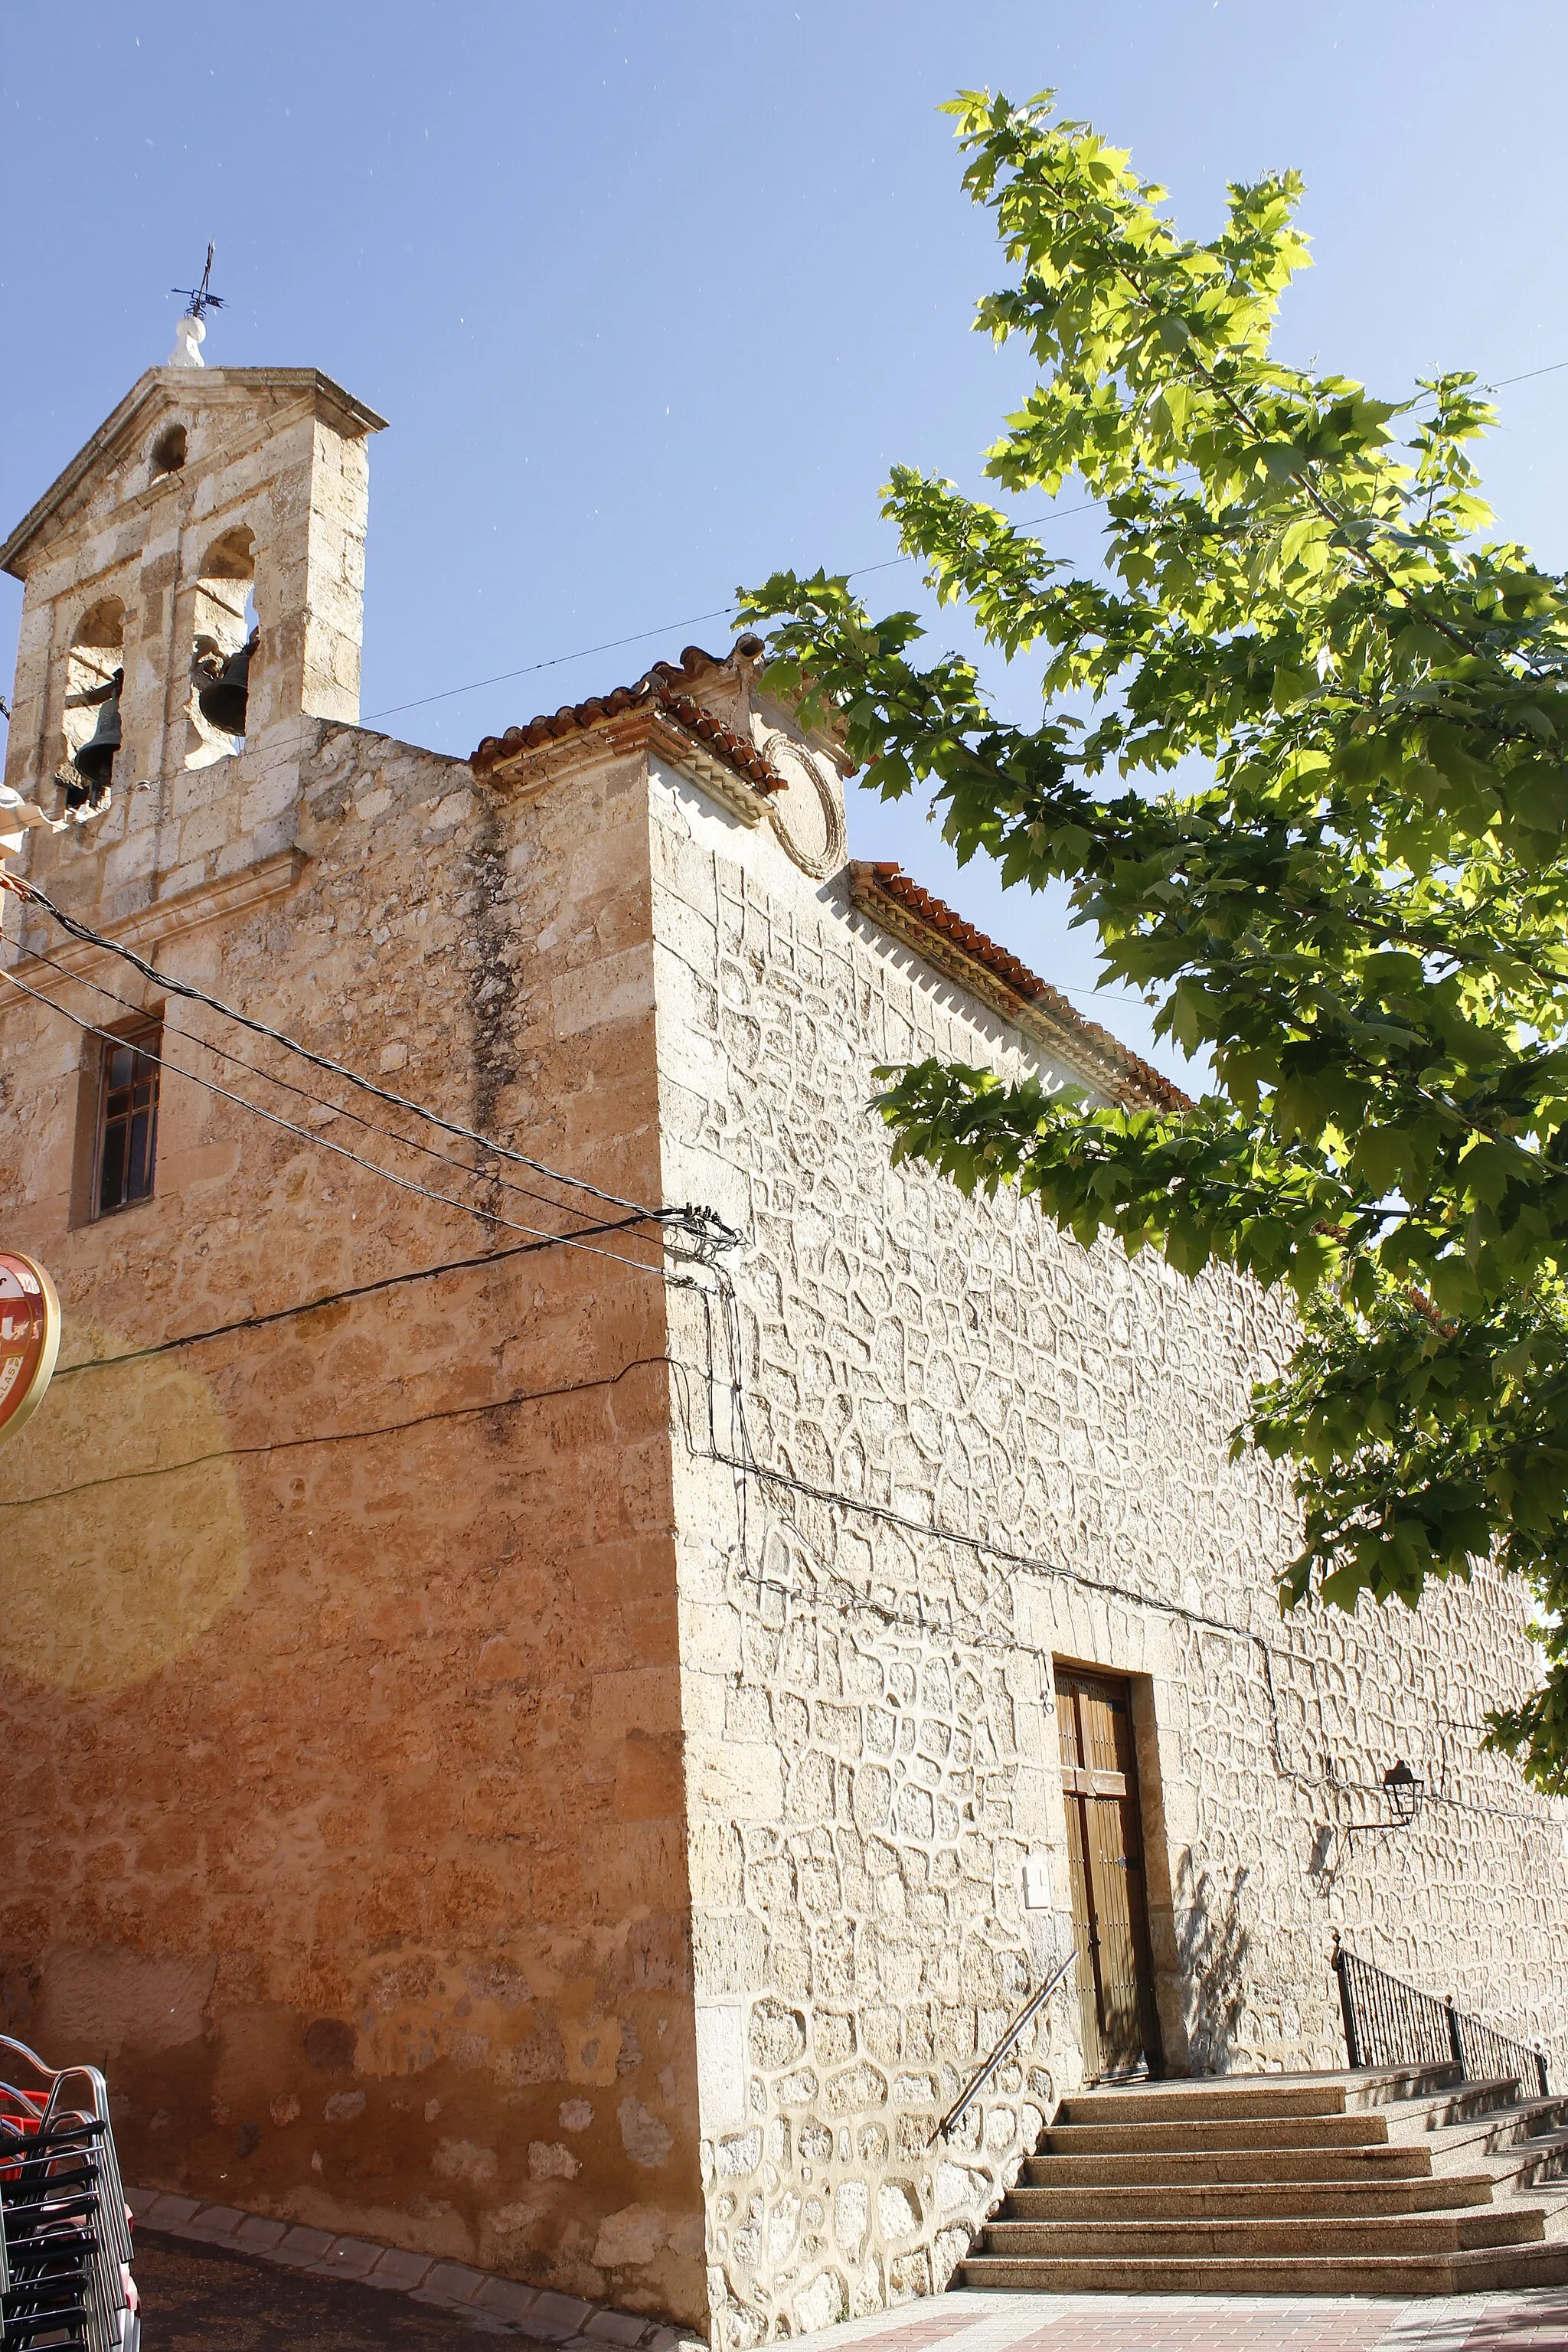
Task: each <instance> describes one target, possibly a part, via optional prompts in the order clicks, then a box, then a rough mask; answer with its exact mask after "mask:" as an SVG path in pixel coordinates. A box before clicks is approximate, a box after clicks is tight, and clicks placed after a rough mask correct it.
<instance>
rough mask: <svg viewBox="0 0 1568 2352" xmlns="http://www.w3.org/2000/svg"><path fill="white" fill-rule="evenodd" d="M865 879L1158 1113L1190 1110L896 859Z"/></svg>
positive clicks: (1182, 1097) (882, 862)
mask: <svg viewBox="0 0 1568 2352" xmlns="http://www.w3.org/2000/svg"><path fill="white" fill-rule="evenodd" d="M859 870H860V871H861V872H862V873H865V874H868V875H870V876H871V877H873V878H874V880H875V882H876V885H877V887H878V888H879V890H880V891H882V893H883V894H884V895H885V896H886V897H887V898H890V899H892V900H893V901H894V903H895V904H896V905H898V906H900V907H902V908H905V909H906V910H907V911H908V912H909V913H910V914H911V915H913V916H914V917H915V918H916V919H918V920H919V921H920V922H921V923H922V924H924V925H925V926H927V927H928V928H929V929H931V930H932V931H934V932H935V933H936V934H937V936H938V937H939V938H940V939H942V940H945V941H947V943H948V944H949V945H950V946H952V947H954V948H957V949H958V950H960V951H961V952H962V953H963V954H964V955H966V956H968V957H969V958H970V960H971V961H973V962H974V963H977V964H979V965H981V966H982V967H983V969H984V970H985V971H989V972H990V973H991V974H992V976H993V977H994V979H997V980H1000V981H1001V982H1003V983H1004V984H1005V986H1006V987H1007V988H1009V989H1011V990H1012V992H1013V993H1014V994H1015V995H1016V996H1018V997H1020V998H1022V999H1023V1000H1024V1002H1025V1003H1029V1004H1037V1005H1039V1006H1041V1007H1042V1008H1043V1009H1044V1010H1046V1011H1047V1012H1048V1013H1050V1015H1051V1018H1052V1020H1053V1021H1054V1022H1055V1023H1056V1024H1058V1026H1059V1027H1061V1028H1062V1029H1063V1030H1065V1031H1066V1032H1067V1033H1068V1038H1069V1039H1070V1040H1071V1041H1072V1042H1073V1043H1076V1044H1077V1045H1079V1046H1080V1048H1081V1049H1082V1050H1083V1051H1085V1052H1086V1053H1087V1054H1091V1055H1093V1056H1094V1058H1095V1059H1096V1060H1097V1061H1100V1062H1102V1063H1107V1064H1109V1065H1110V1068H1111V1069H1112V1070H1114V1071H1115V1072H1116V1073H1117V1074H1118V1075H1119V1076H1120V1077H1121V1083H1122V1085H1123V1087H1126V1088H1127V1090H1128V1091H1129V1092H1131V1093H1133V1094H1136V1095H1139V1096H1142V1097H1145V1098H1146V1099H1147V1100H1148V1101H1149V1102H1150V1103H1152V1105H1154V1106H1155V1107H1156V1108H1160V1109H1162V1110H1186V1109H1190V1108H1191V1107H1192V1100H1191V1097H1190V1096H1188V1095H1186V1094H1184V1092H1183V1091H1182V1089H1181V1087H1178V1086H1176V1085H1174V1084H1173V1081H1172V1080H1171V1079H1169V1078H1167V1077H1166V1076H1164V1075H1163V1072H1161V1071H1159V1070H1157V1069H1155V1068H1154V1066H1153V1065H1152V1063H1150V1062H1146V1061H1144V1059H1143V1057H1142V1055H1140V1054H1134V1053H1133V1052H1132V1051H1131V1047H1130V1046H1127V1045H1123V1044H1122V1043H1121V1039H1120V1038H1119V1037H1114V1036H1112V1034H1111V1033H1110V1030H1109V1029H1105V1028H1102V1027H1101V1026H1100V1023H1099V1022H1098V1021H1088V1020H1086V1019H1085V1018H1084V1016H1083V1014H1082V1013H1079V1012H1076V1011H1075V1010H1074V1008H1073V1006H1072V1005H1070V1004H1069V1003H1068V1000H1067V998H1066V997H1065V996H1064V995H1063V994H1062V992H1061V991H1060V990H1059V989H1057V988H1053V987H1052V986H1051V984H1050V982H1049V981H1048V980H1042V979H1041V978H1040V975H1039V973H1038V972H1036V971H1030V970H1029V967H1028V965H1027V964H1026V963H1023V962H1021V961H1019V959H1018V958H1017V957H1016V955H1013V954H1012V953H1010V951H1009V950H1007V949H1006V948H1005V947H1003V946H1002V945H1001V944H1000V942H999V941H997V940H994V939H992V938H990V937H989V936H988V935H987V933H985V932H984V931H983V930H980V929H977V928H976V926H975V925H974V924H973V923H971V922H967V921H965V919H964V918H963V916H962V915H961V914H960V913H959V912H958V910H957V908H953V907H950V906H949V905H948V904H947V902H946V900H945V899H942V898H937V897H936V895H935V893H934V892H932V891H931V890H927V889H924V888H923V887H921V884H920V883H918V882H916V881H915V880H914V879H913V878H912V877H911V876H910V875H908V874H906V873H905V872H904V870H903V867H902V866H900V865H899V864H898V862H897V860H896V859H891V858H888V859H876V860H873V861H870V862H868V864H866V865H865V866H861V867H860V869H859Z"/></svg>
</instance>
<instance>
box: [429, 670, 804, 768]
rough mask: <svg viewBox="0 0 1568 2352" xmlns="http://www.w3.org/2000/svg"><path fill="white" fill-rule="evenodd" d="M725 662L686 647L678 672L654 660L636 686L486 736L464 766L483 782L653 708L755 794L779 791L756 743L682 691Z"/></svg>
mask: <svg viewBox="0 0 1568 2352" xmlns="http://www.w3.org/2000/svg"><path fill="white" fill-rule="evenodd" d="M734 651H735V652H737V653H740V654H745V655H751V654H754V653H760V652H761V651H762V639H761V638H760V637H749V636H747V637H740V638H737V640H736V643H735V646H734ZM727 660H728V656H718V655H714V654H710V653H705V652H704V651H703V649H702V647H701V646H687V647H686V649H685V651H684V652H683V653H682V655H681V656H680V667H679V669H678V668H677V667H676V666H675V664H674V663H673V662H655V663H654V665H653V667H652V668H651V669H648V670H647V671H645V672H644V674H643V676H642V677H639V678H638V679H637V683H636V685H635V686H617V687H616V689H615V691H614V692H613V693H611V694H603V695H600V694H595V695H591V696H590V697H589V698H588V699H587V701H586V702H568V703H563V706H562V708H561V709H559V710H552V711H543V712H542V713H541V714H540V716H539V717H538V718H537V719H530V720H529V721H528V723H527V725H526V726H524V727H509V728H508V729H507V730H506V733H505V734H504V735H501V736H495V735H487V736H486V737H485V739H484V740H483V742H482V743H480V744H479V747H478V748H477V750H476V751H474V752H473V754H472V756H471V757H470V759H469V761H468V765H469V766H470V767H471V768H472V770H473V772H474V773H475V775H476V776H478V777H479V778H480V779H481V780H482V779H483V778H484V777H486V776H489V775H491V774H493V773H494V772H495V770H496V769H497V768H498V767H501V766H504V765H506V764H507V763H508V762H509V761H512V760H517V759H521V758H523V757H524V756H526V754H527V753H528V752H530V751H542V749H543V748H544V746H545V745H546V744H547V743H552V742H559V741H560V740H562V739H563V737H567V736H572V735H575V734H580V733H583V732H584V731H586V730H588V729H590V728H594V727H601V726H603V725H604V724H605V722H606V720H609V719H619V718H621V717H623V716H624V714H625V713H626V711H628V710H640V709H654V710H658V712H660V713H661V715H662V716H663V717H664V718H665V719H667V720H668V722H669V723H670V724H671V725H673V726H675V727H677V728H679V730H680V731H681V732H682V733H683V734H686V735H689V736H691V737H693V738H694V739H695V740H697V741H698V742H699V743H700V744H701V745H702V747H703V749H704V750H705V751H710V752H711V753H712V754H713V756H714V757H715V758H716V759H720V760H722V761H723V762H724V764H725V765H726V767H730V768H733V769H734V771H735V772H736V774H737V775H740V776H743V777H744V778H745V780H746V782H748V783H749V784H751V785H752V786H753V788H754V789H755V790H756V791H757V792H759V793H779V792H783V790H784V778H783V777H782V776H781V775H779V774H777V773H776V772H775V771H774V770H773V769H772V768H770V767H769V765H768V763H767V761H765V760H764V759H763V755H762V753H761V752H760V751H758V750H757V747H756V745H755V744H754V743H752V742H750V741H748V740H746V738H745V737H744V736H741V735H737V734H735V733H734V731H733V730H731V728H728V727H726V726H725V725H724V723H723V721H722V720H721V719H715V718H714V716H713V714H712V712H711V711H710V710H705V709H703V707H702V705H701V704H700V702H698V701H697V700H695V699H694V698H693V697H692V696H691V695H690V694H689V693H685V692H683V691H682V690H681V689H682V688H685V687H689V686H691V685H694V684H695V683H696V681H697V680H698V679H699V678H701V677H707V676H708V674H709V672H710V671H711V670H716V669H722V668H724V667H726V666H727Z"/></svg>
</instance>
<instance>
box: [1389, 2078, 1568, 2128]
mask: <svg viewBox="0 0 1568 2352" xmlns="http://www.w3.org/2000/svg"><path fill="white" fill-rule="evenodd" d="M1528 2104H1530V2103H1521V2100H1520V2098H1519V2093H1518V2085H1517V2084H1515V2083H1513V2082H1512V2081H1511V2080H1505V2079H1504V2078H1503V2077H1502V2076H1500V2075H1496V2076H1491V2077H1483V2078H1482V2079H1481V2080H1479V2081H1477V2082H1473V2083H1457V2084H1453V2085H1451V2086H1450V2087H1449V2088H1448V2089H1447V2090H1444V2091H1439V2092H1437V2093H1436V2094H1433V2095H1423V2096H1422V2097H1420V2098H1415V2099H1401V2100H1399V2101H1397V2102H1396V2103H1395V2104H1394V2105H1391V2106H1384V2107H1382V2108H1380V2109H1379V2110H1378V2112H1379V2113H1380V2114H1381V2115H1382V2116H1384V2119H1385V2120H1386V2122H1387V2124H1388V2126H1389V2135H1388V2136H1389V2137H1390V2138H1391V2139H1394V2138H1398V2139H1414V2138H1416V2137H1419V2136H1420V2135H1422V2134H1424V2133H1427V2132H1436V2131H1447V2130H1448V2129H1450V2128H1451V2127H1453V2126H1457V2125H1460V2124H1477V2123H1485V2122H1486V2121H1487V2120H1488V2118H1489V2117H1491V2116H1502V2115H1513V2114H1518V2113H1521V2112H1522V2110H1523V2107H1524V2106H1525V2105H1528ZM1534 2104H1537V2105H1538V2104H1539V2102H1536V2103H1534Z"/></svg>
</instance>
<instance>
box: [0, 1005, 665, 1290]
mask: <svg viewBox="0 0 1568 2352" xmlns="http://www.w3.org/2000/svg"><path fill="white" fill-rule="evenodd" d="M0 978H4V979H5V980H8V981H9V982H10V983H11V985H12V987H13V988H19V989H20V990H21V991H22V992H23V994H24V995H25V996H30V997H32V998H33V1000H34V1002H35V1003H38V1004H41V1005H43V1006H44V1007H45V1009H46V1011H47V1012H50V1013H58V1014H59V1016H60V1018H61V1020H62V1021H69V1022H71V1023H73V1024H74V1025H75V1026H76V1027H77V1028H78V1029H81V1030H84V1031H85V1032H86V1034H88V1035H89V1037H100V1038H101V1039H102V1040H103V1042H104V1043H105V1044H106V1045H122V1044H123V1043H124V1040H123V1039H122V1038H120V1037H117V1036H116V1035H115V1034H114V1032H113V1030H112V1029H100V1027H99V1025H98V1024H97V1023H96V1022H94V1021H84V1020H83V1019H82V1017H81V1015H80V1014H79V1013H68V1012H67V1011H66V1008H65V1006H64V1005H63V1004H57V1003H55V1001H54V999H53V998H52V997H49V996H45V995H44V994H43V993H42V992H41V991H39V990H38V989H36V988H29V987H28V985H27V983H26V981H25V980H18V979H17V977H16V973H15V972H14V971H4V972H0ZM137 1051H138V1053H139V1054H140V1055H142V1059H143V1060H145V1061H149V1062H154V1063H156V1064H157V1066H158V1067H159V1068H160V1069H163V1070H167V1071H168V1072H169V1073H170V1075H171V1076H173V1077H177V1078H188V1079H189V1080H190V1082H191V1084H192V1085H193V1086H196V1087H205V1089H206V1091H207V1092H208V1093H209V1094H213V1095H218V1096H221V1097H222V1098H223V1100H224V1101H225V1102H231V1103H235V1104H237V1106H238V1108H240V1109H241V1110H247V1111H250V1112H252V1113H253V1114H254V1115H255V1117H256V1118H264V1119H266V1120H267V1121H268V1124H269V1125H271V1126H273V1127H280V1128H282V1129H284V1131H285V1133H286V1134H289V1135H292V1136H297V1137H298V1138H299V1139H300V1142H301V1143H313V1144H315V1145H316V1146H317V1148H318V1149H319V1150H322V1151H331V1152H335V1153H336V1154H337V1156H338V1158H339V1159H340V1160H351V1161H352V1162H353V1165H354V1167H356V1168H363V1169H364V1170H365V1171H367V1173H368V1174H370V1175H372V1176H379V1177H380V1178H381V1179H382V1181H383V1182H384V1183H387V1184H395V1185H396V1186H397V1188H398V1189H399V1191H400V1192H414V1193H416V1194H417V1195H418V1196H419V1198H420V1199H421V1200H423V1201H434V1202H438V1203H439V1204H440V1205H441V1206H443V1207H445V1208H448V1209H458V1210H460V1211H461V1212H462V1213H463V1214H464V1216H466V1217H474V1218H477V1219H478V1221H479V1223H481V1224H487V1225H496V1226H499V1227H500V1228H501V1230H502V1231H503V1232H506V1233H509V1234H531V1235H532V1236H533V1237H534V1238H535V1239H536V1240H538V1241H542V1242H545V1243H548V1244H551V1245H552V1246H556V1247H559V1248H562V1249H585V1250H587V1251H588V1254H589V1255H591V1256H593V1257H607V1258H610V1259H612V1260H613V1261H614V1263H615V1264H616V1265H630V1266H636V1267H637V1270H638V1272H639V1273H643V1274H662V1272H663V1268H662V1267H661V1266H656V1265H649V1264H648V1263H647V1261H646V1260H645V1259H640V1258H630V1257H622V1256H621V1255H619V1253H618V1252H617V1251H615V1250H605V1249H598V1248H596V1247H595V1246H594V1245H593V1244H589V1243H586V1242H576V1241H574V1239H573V1236H572V1235H571V1234H551V1233H547V1232H546V1231H545V1230H544V1228H543V1227H542V1226H541V1225H520V1224H518V1223H515V1222H514V1220H513V1219H511V1218H510V1217H503V1216H500V1214H499V1213H497V1212H496V1211H494V1210H492V1209H480V1208H476V1207H475V1206H474V1204H473V1203H472V1202H469V1201H463V1200H459V1199H458V1196H457V1194H456V1193H453V1192H433V1191H432V1190H431V1188H430V1187H429V1185H427V1184H416V1182H415V1181H414V1179H413V1178H412V1177H411V1176H399V1175H397V1174H395V1172H394V1171H393V1170H392V1169H390V1168H382V1167H379V1166H378V1165H377V1164H376V1162H375V1161H374V1160H365V1159H363V1158H362V1157H361V1155H360V1154H359V1153H358V1152H357V1151H351V1150H349V1148H348V1145H347V1144H346V1143H334V1142H333V1141H332V1139H331V1136H329V1135H318V1134H315V1133H314V1132H313V1131H312V1130H311V1129H310V1128H308V1127H298V1126H296V1125H295V1123H294V1121H293V1120H292V1119H289V1118H282V1117H281V1116H280V1115H279V1113H278V1112H277V1111H273V1110H266V1109H264V1108H262V1106H261V1104H260V1103H253V1102H251V1101H250V1100H249V1099H248V1098H247V1097H246V1096H245V1095H237V1094H235V1093H234V1092H233V1091H232V1089H231V1088H229V1087H220V1086H219V1085H218V1084H217V1082H216V1079H214V1078H204V1077H199V1076H197V1075H196V1073H195V1070H186V1069H183V1068H182V1067H181V1066H180V1065H179V1063H177V1062H171V1061H169V1060H167V1059H166V1057H165V1056H164V1055H161V1054H154V1053H153V1051H152V1050H151V1049H150V1048H149V1047H148V1046H145V1045H141V1046H138V1047H137ZM681 1215H682V1212H681V1211H679V1210H658V1209H652V1210H646V1211H643V1212H640V1213H637V1214H636V1215H634V1216H633V1217H632V1218H630V1219H628V1220H626V1222H627V1223H637V1224H640V1223H643V1222H644V1220H645V1218H646V1219H648V1220H652V1221H654V1222H663V1221H666V1220H668V1221H669V1222H674V1221H675V1220H676V1219H677V1218H679V1216H681Z"/></svg>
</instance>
